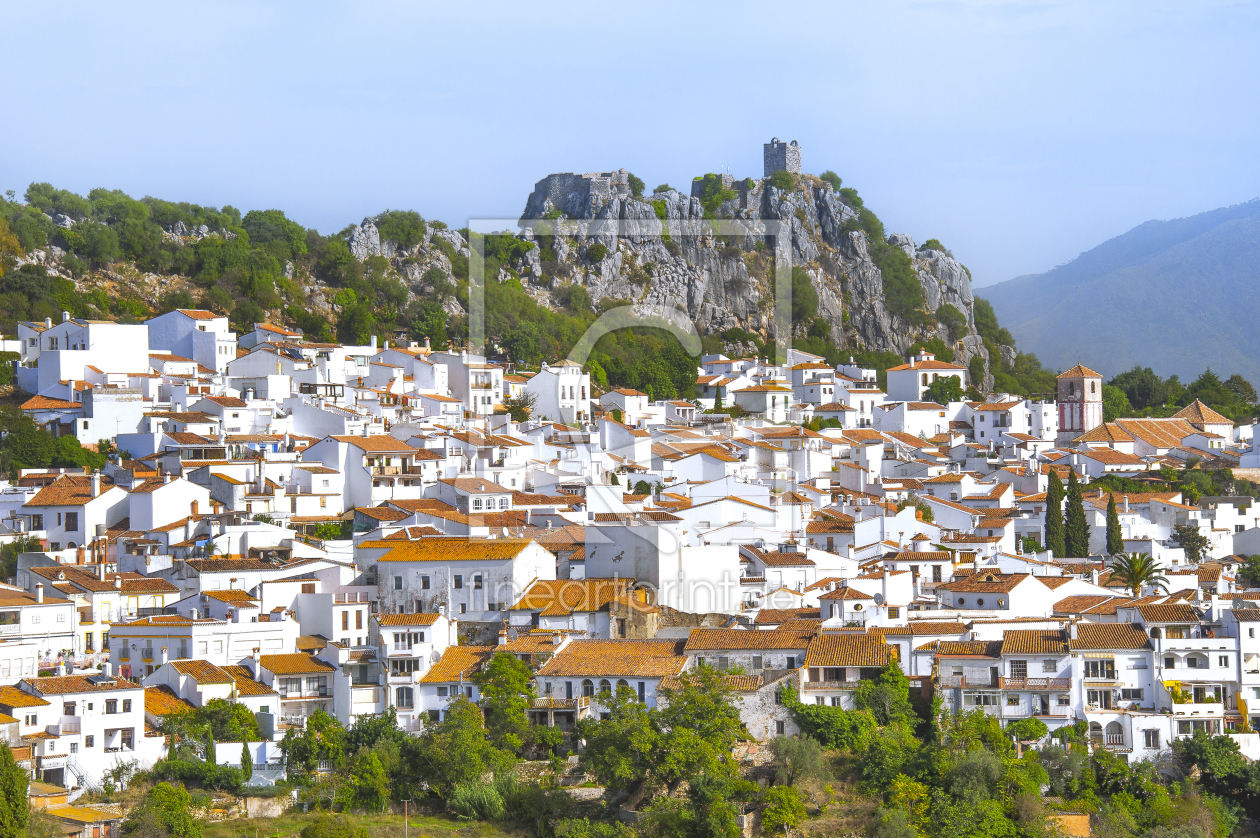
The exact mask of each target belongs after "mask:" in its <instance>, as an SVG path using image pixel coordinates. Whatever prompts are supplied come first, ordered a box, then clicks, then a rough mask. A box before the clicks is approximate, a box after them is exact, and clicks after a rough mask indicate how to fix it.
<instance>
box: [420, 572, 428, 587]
mask: <svg viewBox="0 0 1260 838" xmlns="http://www.w3.org/2000/svg"><path fill="white" fill-rule="evenodd" d="M420 590H422V591H427V590H429V576H428V574H427V573H426V574H421V576H420Z"/></svg>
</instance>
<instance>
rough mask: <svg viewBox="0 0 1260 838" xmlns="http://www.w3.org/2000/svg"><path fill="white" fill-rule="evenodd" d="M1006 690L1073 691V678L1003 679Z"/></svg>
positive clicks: (1003, 687) (1003, 686)
mask: <svg viewBox="0 0 1260 838" xmlns="http://www.w3.org/2000/svg"><path fill="white" fill-rule="evenodd" d="M1001 680H1002V689H1004V690H1066V689H1071V687H1072V679H1071V678H1003V679H1001Z"/></svg>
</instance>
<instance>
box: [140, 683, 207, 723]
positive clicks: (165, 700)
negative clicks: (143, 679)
mask: <svg viewBox="0 0 1260 838" xmlns="http://www.w3.org/2000/svg"><path fill="white" fill-rule="evenodd" d="M194 709H196V708H194V707H193V705H192V704H190V703H189V702H187V701H185V700H184V699H182V698H180V697H179V696H178V695H177V694H176V693H175V691H174V690H173V689H171V688H170V687H168V686H166V684H160V685H159V686H156V687H145V688H144V712H146V713H148V714H149V715H151V716H173V715H175V714H177V713H188V712H191V711H192V710H194Z"/></svg>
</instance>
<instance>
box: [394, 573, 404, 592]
mask: <svg viewBox="0 0 1260 838" xmlns="http://www.w3.org/2000/svg"><path fill="white" fill-rule="evenodd" d="M402 586H403V583H402V577H401V576H395V577H394V590H395V591H401V590H402Z"/></svg>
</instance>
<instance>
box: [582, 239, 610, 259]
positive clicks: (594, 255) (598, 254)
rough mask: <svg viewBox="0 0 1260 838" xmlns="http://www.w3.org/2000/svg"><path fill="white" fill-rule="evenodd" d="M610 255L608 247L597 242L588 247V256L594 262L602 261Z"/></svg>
mask: <svg viewBox="0 0 1260 838" xmlns="http://www.w3.org/2000/svg"><path fill="white" fill-rule="evenodd" d="M607 256H608V248H607V247H605V246H604V245H602V244H599V243H596V244H593V245H591V246H590V247H588V248H586V258H587V259H589V260H591V261H592V262H602V261H604V259H605V257H607Z"/></svg>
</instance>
